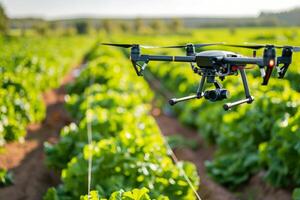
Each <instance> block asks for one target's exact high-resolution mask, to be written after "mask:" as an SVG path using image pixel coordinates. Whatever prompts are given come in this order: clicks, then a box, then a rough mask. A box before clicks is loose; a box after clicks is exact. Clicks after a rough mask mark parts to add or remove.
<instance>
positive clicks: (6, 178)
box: [0, 169, 13, 187]
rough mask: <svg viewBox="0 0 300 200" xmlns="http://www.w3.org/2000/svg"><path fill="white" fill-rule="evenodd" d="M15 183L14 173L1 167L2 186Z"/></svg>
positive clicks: (0, 185) (0, 179) (0, 180)
mask: <svg viewBox="0 0 300 200" xmlns="http://www.w3.org/2000/svg"><path fill="white" fill-rule="evenodd" d="M12 183H13V177H12V173H10V172H8V171H7V170H5V169H0V187H3V186H8V185H11V184H12Z"/></svg>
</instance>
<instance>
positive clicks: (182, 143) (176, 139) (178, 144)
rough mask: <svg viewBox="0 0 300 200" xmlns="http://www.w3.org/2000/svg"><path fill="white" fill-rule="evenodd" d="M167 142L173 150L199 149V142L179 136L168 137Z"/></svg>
mask: <svg viewBox="0 0 300 200" xmlns="http://www.w3.org/2000/svg"><path fill="white" fill-rule="evenodd" d="M167 141H168V143H169V145H170V147H171V148H172V149H174V148H191V149H197V147H198V142H197V141H196V140H192V139H188V138H185V137H183V136H181V135H179V134H176V135H170V136H167Z"/></svg>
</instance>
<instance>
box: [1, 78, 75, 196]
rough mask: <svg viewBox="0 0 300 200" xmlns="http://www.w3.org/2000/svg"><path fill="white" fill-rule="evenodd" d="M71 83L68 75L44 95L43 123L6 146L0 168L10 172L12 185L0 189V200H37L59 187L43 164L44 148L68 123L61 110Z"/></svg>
mask: <svg viewBox="0 0 300 200" xmlns="http://www.w3.org/2000/svg"><path fill="white" fill-rule="evenodd" d="M72 80H73V76H72V75H71V74H70V75H68V76H66V77H65V78H64V79H63V82H62V86H61V87H60V88H59V89H55V90H51V91H48V92H46V93H45V94H43V98H44V102H45V104H46V106H47V114H46V119H45V120H44V121H43V122H42V123H40V124H33V125H30V126H29V127H28V129H27V136H26V138H25V141H24V142H22V143H19V142H13V143H9V144H7V145H5V147H4V152H3V153H1V154H0V168H5V169H9V170H10V171H12V173H13V180H14V184H13V185H11V186H8V187H4V188H0V199H1V200H6V199H7V200H40V199H42V197H43V195H44V193H45V192H46V191H47V188H49V187H51V186H56V185H58V184H59V177H60V175H59V174H58V173H57V172H53V171H51V170H49V169H48V168H47V167H46V166H45V164H44V159H45V154H44V150H43V144H44V142H45V141H51V142H53V141H56V140H58V137H59V132H60V129H61V128H62V127H63V126H65V125H66V124H68V123H70V121H71V119H70V117H69V115H68V113H67V112H66V110H65V108H64V96H65V90H64V85H65V84H66V83H69V82H70V81H72Z"/></svg>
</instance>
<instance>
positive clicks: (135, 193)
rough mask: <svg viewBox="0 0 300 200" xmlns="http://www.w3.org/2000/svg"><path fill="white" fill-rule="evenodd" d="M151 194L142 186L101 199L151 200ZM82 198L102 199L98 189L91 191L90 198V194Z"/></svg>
mask: <svg viewBox="0 0 300 200" xmlns="http://www.w3.org/2000/svg"><path fill="white" fill-rule="evenodd" d="M151 199H152V198H150V196H149V190H148V189H147V188H141V189H133V190H131V191H127V192H125V191H124V190H120V191H116V192H114V193H112V194H111V196H110V197H109V198H108V199H102V198H101V200H151ZM168 199H169V198H168V197H163V196H161V197H160V198H158V199H157V200H168ZM80 200H100V197H99V195H98V192H97V191H91V193H90V198H88V195H85V196H81V197H80Z"/></svg>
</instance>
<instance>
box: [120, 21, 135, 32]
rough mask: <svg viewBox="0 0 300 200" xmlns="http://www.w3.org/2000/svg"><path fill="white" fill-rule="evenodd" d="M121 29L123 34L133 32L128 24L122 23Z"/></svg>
mask: <svg viewBox="0 0 300 200" xmlns="http://www.w3.org/2000/svg"><path fill="white" fill-rule="evenodd" d="M120 28H121V30H122V32H125V33H128V32H131V31H132V27H131V26H130V24H129V23H128V22H120Z"/></svg>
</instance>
